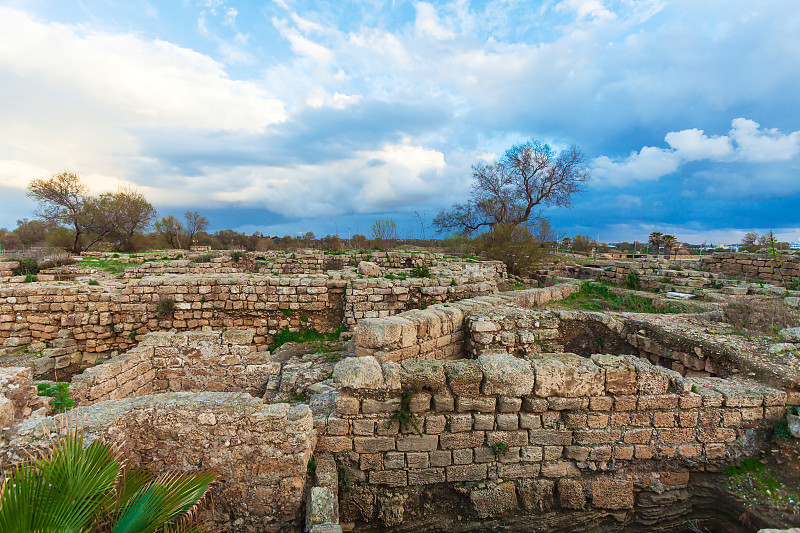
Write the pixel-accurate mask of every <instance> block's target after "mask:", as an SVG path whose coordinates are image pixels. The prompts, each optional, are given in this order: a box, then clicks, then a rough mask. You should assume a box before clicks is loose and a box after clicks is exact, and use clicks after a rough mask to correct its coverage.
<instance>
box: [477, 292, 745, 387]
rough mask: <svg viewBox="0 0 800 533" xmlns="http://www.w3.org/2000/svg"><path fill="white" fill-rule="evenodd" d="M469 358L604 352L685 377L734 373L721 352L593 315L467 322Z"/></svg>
mask: <svg viewBox="0 0 800 533" xmlns="http://www.w3.org/2000/svg"><path fill="white" fill-rule="evenodd" d="M467 331H468V334H467V339H468V341H467V344H466V347H467V348H466V349H467V353H468V354H469V356H470V357H472V358H475V357H478V356H479V355H481V354H484V353H508V354H511V355H515V356H516V357H525V356H527V355H529V354H536V353H542V352H545V353H547V352H564V351H565V349H566V351H573V352H577V353H580V354H581V355H583V356H586V357H588V356H589V355H591V354H593V353H600V352H602V351H603V350H609V351H610V350H614V351H615V353H627V354H633V355H639V357H642V358H645V359H648V360H649V361H650V362H652V363H654V364H658V365H661V366H664V367H667V368H671V369H672V370H675V371H676V372H678V373H680V374H681V375H682V376H684V377H712V376H720V377H727V376H728V375H729V374H731V372H732V371H734V367H733V366H732V363H731V358H730V356H729V354H728V353H727V351H726V350H725V349H724V348H722V347H720V346H713V345H710V344H708V343H704V342H702V341H701V340H699V339H691V340H690V339H686V338H682V337H679V336H677V335H672V334H669V333H667V332H665V331H664V330H663V329H661V328H657V327H655V326H654V325H653V324H650V323H649V322H647V321H646V320H641V319H637V318H634V317H628V316H625V315H611V314H608V313H597V312H591V311H567V310H550V309H544V310H539V309H531V308H525V307H521V306H518V305H511V304H506V305H499V306H494V307H488V308H483V309H478V310H476V311H474V312H473V313H471V314H470V316H469V317H468V318H467Z"/></svg>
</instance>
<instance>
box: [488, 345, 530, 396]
mask: <svg viewBox="0 0 800 533" xmlns="http://www.w3.org/2000/svg"><path fill="white" fill-rule="evenodd" d="M478 366H479V367H480V369H481V371H482V372H483V393H484V394H488V395H499V396H511V397H517V398H518V397H521V396H525V395H528V394H530V392H531V390H532V389H533V385H534V381H535V378H534V374H533V370H531V364H530V363H529V362H528V361H526V360H524V359H519V358H517V357H514V356H513V355H507V354H487V355H481V356H480V357H478Z"/></svg>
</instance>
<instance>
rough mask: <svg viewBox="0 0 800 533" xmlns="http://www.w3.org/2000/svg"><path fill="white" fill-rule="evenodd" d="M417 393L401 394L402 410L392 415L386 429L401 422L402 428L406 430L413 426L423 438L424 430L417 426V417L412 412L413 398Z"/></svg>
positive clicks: (407, 392) (405, 392) (404, 392)
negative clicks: (394, 423)
mask: <svg viewBox="0 0 800 533" xmlns="http://www.w3.org/2000/svg"><path fill="white" fill-rule="evenodd" d="M414 392H415V391H411V390H409V391H403V392H402V393H401V394H400V409H399V410H397V411H395V412H394V413H392V416H391V417H390V418H389V422H387V424H386V427H387V428H388V427H391V425H392V422H395V421H397V422H399V423H400V428H401V429H403V430H405V429H406V428H408V426H409V425H410V426H412V427H413V428H414V430H415V431H416V432H417V433H419V436H420V437H421V436H422V430H421V429H420V428H419V426H418V425H417V415H415V414H414V413H412V412H411V398H412V397H413V396H414Z"/></svg>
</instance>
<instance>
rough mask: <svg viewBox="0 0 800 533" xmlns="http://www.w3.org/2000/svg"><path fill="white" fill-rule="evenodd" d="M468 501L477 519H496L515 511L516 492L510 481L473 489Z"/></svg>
mask: <svg viewBox="0 0 800 533" xmlns="http://www.w3.org/2000/svg"><path fill="white" fill-rule="evenodd" d="M469 499H470V502H471V503H472V507H473V509H474V510H475V514H476V515H477V516H478V518H497V517H501V516H504V515H507V514H509V513H511V512H512V511H514V510H516V509H517V491H516V490H515V488H514V483H513V482H512V481H506V482H505V483H498V484H496V485H492V486H490V487H487V488H485V489H473V490H472V491H471V492H470V494H469Z"/></svg>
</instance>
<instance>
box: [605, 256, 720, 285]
mask: <svg viewBox="0 0 800 533" xmlns="http://www.w3.org/2000/svg"><path fill="white" fill-rule="evenodd" d="M674 266H675V263H670V262H667V261H618V262H616V263H614V264H613V265H612V266H611V267H607V268H603V269H597V268H594V269H591V270H592V272H598V273H599V275H600V277H601V278H602V279H603V280H605V281H608V282H611V283H614V284H617V285H623V284H625V283H626V282H627V280H628V276H629V275H630V274H631V272H635V273H636V275H637V276H638V281H639V285H640V286H642V287H646V288H650V289H655V288H659V289H665V290H671V289H670V288H671V287H680V288H681V290H683V291H684V292H692V289H703V288H710V287H715V286H717V285H718V284H721V283H722V282H721V281H719V277H720V276H719V274H717V273H713V272H705V271H700V270H688V269H685V266H686V265H681V267H682V268H681V270H675V269H673V268H670V267H674Z"/></svg>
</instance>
